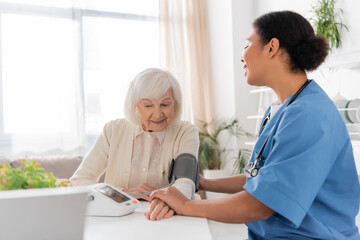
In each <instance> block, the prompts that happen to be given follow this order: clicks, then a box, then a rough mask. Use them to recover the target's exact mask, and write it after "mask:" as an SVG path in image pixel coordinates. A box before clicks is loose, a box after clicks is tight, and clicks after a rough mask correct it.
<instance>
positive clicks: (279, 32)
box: [253, 11, 329, 71]
mask: <svg viewBox="0 0 360 240" xmlns="http://www.w3.org/2000/svg"><path fill="white" fill-rule="evenodd" d="M253 26H254V29H255V30H256V32H257V33H258V35H259V36H260V39H261V41H262V43H263V44H264V45H265V44H267V43H268V42H269V41H270V40H271V39H272V38H277V39H278V40H279V43H280V47H281V48H283V49H285V50H286V52H287V53H288V55H289V57H290V62H289V65H290V69H291V70H292V71H298V70H303V71H313V70H315V69H316V68H317V67H318V66H320V64H321V63H322V62H324V60H325V58H326V56H327V55H328V52H329V44H328V42H327V41H326V39H325V38H324V37H322V36H319V35H315V33H314V29H313V28H312V27H311V25H310V23H309V22H308V21H307V20H306V19H305V18H304V17H303V16H301V15H300V14H298V13H295V12H292V11H279V12H271V13H267V14H264V15H262V16H260V17H259V18H257V19H256V20H255V21H254V23H253Z"/></svg>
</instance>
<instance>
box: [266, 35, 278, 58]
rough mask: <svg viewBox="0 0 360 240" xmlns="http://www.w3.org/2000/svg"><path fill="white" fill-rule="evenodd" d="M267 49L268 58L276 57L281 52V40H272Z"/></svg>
mask: <svg viewBox="0 0 360 240" xmlns="http://www.w3.org/2000/svg"><path fill="white" fill-rule="evenodd" d="M267 48H268V57H270V58H272V57H273V56H275V54H276V53H277V52H278V51H279V48H280V42H279V39H277V38H272V39H271V40H270V41H269V42H268V44H267Z"/></svg>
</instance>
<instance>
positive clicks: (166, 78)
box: [124, 68, 182, 126]
mask: <svg viewBox="0 0 360 240" xmlns="http://www.w3.org/2000/svg"><path fill="white" fill-rule="evenodd" d="M169 89H171V90H172V92H173V95H174V98H175V113H174V119H173V122H174V123H178V122H179V121H180V118H181V113H182V95H181V88H180V85H179V83H178V81H177V80H176V78H175V77H174V75H172V74H171V73H170V72H168V71H166V70H161V69H159V68H148V69H145V70H144V71H142V72H140V73H139V74H138V75H137V76H136V77H135V78H134V79H133V80H132V81H131V82H130V85H129V89H128V91H127V94H126V98H125V103H124V114H125V118H126V119H127V120H128V121H129V122H130V123H133V124H135V125H140V126H141V117H140V114H139V111H138V109H137V104H138V103H139V101H140V100H142V99H159V98H160V97H161V96H163V95H164V94H165V93H166V92H167V91H168V90H169Z"/></svg>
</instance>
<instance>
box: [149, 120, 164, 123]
mask: <svg viewBox="0 0 360 240" xmlns="http://www.w3.org/2000/svg"><path fill="white" fill-rule="evenodd" d="M164 121H165V119H163V120H160V121H153V120H152V121H151V122H152V123H155V124H161V123H163V122H164Z"/></svg>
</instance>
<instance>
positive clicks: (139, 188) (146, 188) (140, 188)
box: [122, 183, 155, 201]
mask: <svg viewBox="0 0 360 240" xmlns="http://www.w3.org/2000/svg"><path fill="white" fill-rule="evenodd" d="M154 190H155V189H154V188H153V187H152V186H150V185H148V184H147V183H142V184H140V185H139V186H136V187H134V188H124V189H122V191H124V192H126V193H128V194H142V193H147V192H152V191H154ZM135 198H137V199H144V200H146V201H149V196H142V197H135Z"/></svg>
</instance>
